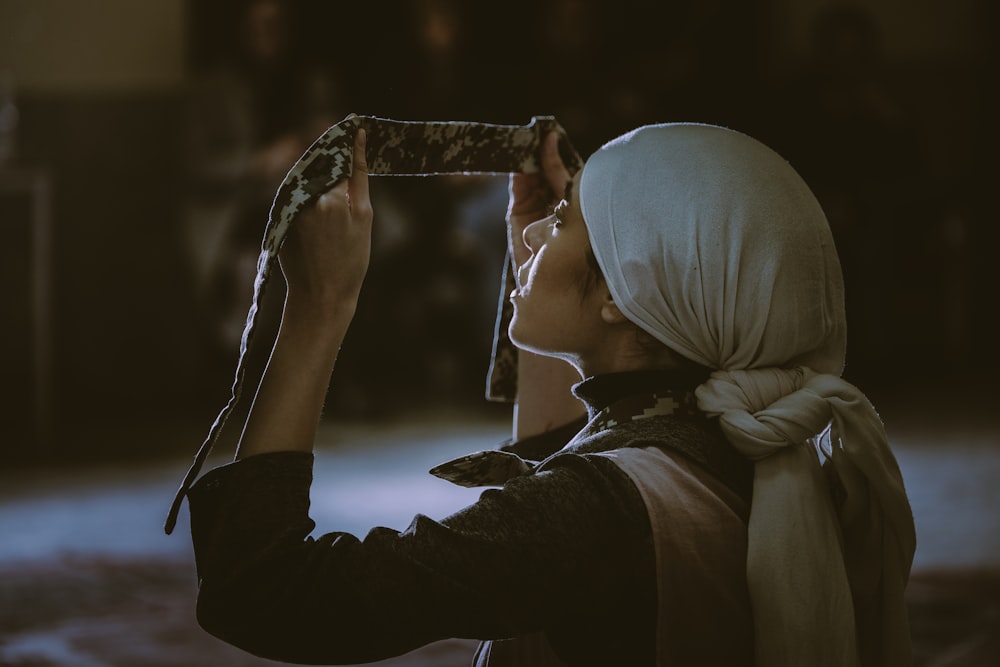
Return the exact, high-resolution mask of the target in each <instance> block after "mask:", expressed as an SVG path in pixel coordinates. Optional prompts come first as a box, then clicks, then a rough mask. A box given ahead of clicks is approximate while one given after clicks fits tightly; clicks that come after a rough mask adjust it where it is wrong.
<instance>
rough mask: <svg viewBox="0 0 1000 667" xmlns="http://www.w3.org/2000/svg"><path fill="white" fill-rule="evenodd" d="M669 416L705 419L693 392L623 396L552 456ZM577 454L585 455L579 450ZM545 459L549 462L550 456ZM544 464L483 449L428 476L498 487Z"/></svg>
mask: <svg viewBox="0 0 1000 667" xmlns="http://www.w3.org/2000/svg"><path fill="white" fill-rule="evenodd" d="M671 415H674V416H680V417H686V418H695V419H705V415H704V413H702V412H701V411H700V410H698V406H697V400H696V399H695V396H694V393H693V392H690V391H677V392H672V391H665V392H657V393H647V394H636V395H634V396H627V397H625V398H622V399H620V400H618V401H615V402H614V403H612V404H611V405H609V406H607V407H606V408H604V409H603V410H601V411H600V412H599V413H597V414H596V415H594V417H593V418H592V419H591V420H590V421H589V422H588V423H587V425H586V426H584V427H583V429H582V430H581V431H580V432H579V433H577V434H576V435H575V436H574V437H573V438H572V439H571V440H570V441H569V442H568V443H567V444H566V446H565V447H563V448H562V449H561V450H560V451H559V452H557V453H556V454H553V456H557V455H558V454H560V453H567V452H576V451H577V448H576V447H575V445H577V444H578V443H581V442H583V441H585V440H586V439H588V438H591V437H593V436H595V435H597V434H598V433H600V432H601V431H606V430H608V429H613V428H615V427H616V426H621V425H622V424H631V423H634V422H637V421H641V420H644V419H649V418H650V417H666V416H671ZM669 445H670V446H671V447H672V448H674V449H680V450H681V451H682V453H684V454H688V455H693V458H694V459H695V460H698V461H702V460H703V459H704V458H705V457H704V453H703V452H702V451H701V448H700V447H699V446H698V445H697V444H691V445H690V450H691V451H688V450H686V449H683V447H684V445H683V444H682V441H678V442H673V441H671V442H669ZM580 453H585V452H583V451H581V452H580ZM549 458H550V459H551V457H549ZM547 460H548V459H546V461H547ZM544 463H545V462H544V461H543V462H538V461H528V460H526V459H522V458H521V457H519V456H517V455H515V454H513V453H511V452H505V451H501V450H487V451H482V452H475V453H473V454H468V455H466V456H460V457H459V458H457V459H453V460H451V461H446V462H444V463H442V464H440V465H438V466H436V467H434V468H432V469H431V470H430V473H431V474H432V475H434V476H435V477H440V478H441V479H444V480H447V481H449V482H452V483H454V484H458V485H459V486H465V487H477V486H502V485H503V484H504V483H505V482H507V481H509V480H510V479H513V478H514V477H518V476H521V475H530V474H532V473H533V472H535V470H537V469H538V468H539V467H541V466H542V465H543V464H544Z"/></svg>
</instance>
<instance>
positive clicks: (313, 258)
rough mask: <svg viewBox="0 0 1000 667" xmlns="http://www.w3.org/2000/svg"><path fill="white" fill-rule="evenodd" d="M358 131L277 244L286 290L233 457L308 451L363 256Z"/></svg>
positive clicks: (364, 178)
mask: <svg viewBox="0 0 1000 667" xmlns="http://www.w3.org/2000/svg"><path fill="white" fill-rule="evenodd" d="M365 142H366V137H365V131H364V130H358V133H357V136H356V138H355V143H354V165H353V169H352V174H351V177H350V178H349V179H348V180H345V181H342V182H341V183H339V184H337V185H336V186H334V187H333V188H332V189H331V190H330V191H328V192H326V193H325V194H323V195H322V196H321V197H320V198H319V200H318V201H317V202H316V203H315V205H313V206H312V207H310V208H308V209H306V210H304V211H303V212H302V213H301V214H300V215H299V217H298V218H297V219H296V221H295V224H294V225H293V226H292V228H291V231H290V232H289V234H288V237H287V238H286V240H285V244H284V246H283V247H282V249H281V254H280V257H279V259H280V262H281V271H282V273H283V274H284V276H285V282H286V284H287V294H286V296H285V306H284V311H283V313H282V317H281V326H280V328H279V330H278V336H277V339H276V341H275V344H274V348H273V349H272V351H271V357H270V359H269V361H268V364H267V369H266V370H265V371H264V376H263V378H262V379H261V383H260V387H259V388H258V389H257V394H256V396H255V398H254V402H253V406H252V407H251V409H250V414H249V416H248V417H247V422H246V426H245V427H244V429H243V434H242V436H241V438H240V444H239V448H238V450H237V454H236V458H238V459H240V458H246V457H248V456H253V455H255V454H263V453H267V452H277V451H304V452H309V451H312V448H313V443H314V440H315V436H316V428H317V426H318V424H319V419H320V416H321V413H322V410H323V401H324V399H325V397H326V390H327V387H328V385H329V382H330V374H331V372H332V371H333V365H334V362H335V361H336V358H337V353H338V351H339V350H340V346H341V344H342V343H343V341H344V336H345V335H346V333H347V328H348V326H349V325H350V323H351V320H352V319H353V317H354V312H355V309H356V307H357V303H358V295H359V294H360V291H361V283H362V282H363V281H364V277H365V273H366V272H367V270H368V261H369V257H370V255H371V226H372V206H371V199H370V197H369V194H368V165H367V164H366V162H365Z"/></svg>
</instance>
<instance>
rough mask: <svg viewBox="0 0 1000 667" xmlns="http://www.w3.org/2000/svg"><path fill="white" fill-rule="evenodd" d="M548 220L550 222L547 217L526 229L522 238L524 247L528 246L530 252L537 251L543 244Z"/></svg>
mask: <svg viewBox="0 0 1000 667" xmlns="http://www.w3.org/2000/svg"><path fill="white" fill-rule="evenodd" d="M546 220H548V218H547V217H546V218H542V219H541V220H535V221H534V222H532V223H530V224H528V226H527V227H525V228H524V232H523V233H522V234H521V238H523V239H524V245H525V246H527V248H528V250H530V251H532V252H534V251H535V249H536V248H537V247H538V246H540V245H541V244H542V242H543V240H544V239H543V236H544V233H545V222H546Z"/></svg>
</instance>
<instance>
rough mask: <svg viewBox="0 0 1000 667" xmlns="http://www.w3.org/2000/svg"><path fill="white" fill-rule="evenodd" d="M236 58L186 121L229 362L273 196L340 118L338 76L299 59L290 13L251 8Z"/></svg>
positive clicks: (196, 271) (268, 1)
mask: <svg viewBox="0 0 1000 667" xmlns="http://www.w3.org/2000/svg"><path fill="white" fill-rule="evenodd" d="M234 27H235V28H236V29H237V31H238V35H237V39H236V44H235V46H236V49H235V51H233V52H231V53H228V54H225V55H224V56H223V57H222V58H221V59H220V62H219V63H217V64H216V65H214V66H213V67H211V68H210V69H209V70H208V71H207V72H206V73H204V74H203V75H201V76H199V77H198V78H197V79H196V80H195V81H194V82H193V84H192V86H191V91H190V94H189V96H188V98H187V103H186V106H185V116H184V130H185V139H184V163H185V166H186V172H187V175H188V178H189V181H188V186H189V187H188V193H187V194H188V198H187V205H186V206H185V216H184V236H185V245H186V247H187V248H188V252H189V256H190V261H191V268H192V271H193V277H194V286H195V290H196V297H197V299H198V301H199V306H200V311H201V313H202V316H201V317H200V321H201V322H202V323H203V324H204V325H205V327H206V331H205V333H206V340H207V341H208V343H209V344H210V346H211V347H213V348H215V349H218V350H220V351H224V352H225V353H226V354H227V355H229V354H231V353H232V352H233V351H234V350H235V349H236V346H237V345H238V342H239V337H240V335H241V333H242V330H243V323H244V321H245V318H246V308H247V306H248V304H249V299H250V294H251V290H252V284H253V277H254V274H255V271H256V260H257V255H258V253H259V251H260V239H261V235H262V234H263V230H264V226H265V224H266V222H267V217H268V212H269V210H270V205H271V201H272V199H273V197H274V193H275V190H276V189H277V186H278V184H279V183H280V182H281V180H282V178H283V177H284V176H285V174H286V173H287V171H288V169H289V168H290V167H291V166H292V164H294V163H295V161H296V160H297V159H298V158H299V156H301V155H302V152H303V151H304V150H305V149H306V148H307V147H308V146H309V144H310V143H311V142H312V141H313V140H314V139H315V138H316V137H317V136H318V135H319V134H320V133H321V132H322V131H323V130H325V129H326V128H327V127H328V126H330V125H331V124H333V123H334V122H335V121H336V120H338V119H339V118H340V117H341V116H342V115H343V114H340V113H339V112H338V106H337V104H338V94H339V91H338V89H337V86H336V85H335V83H334V81H333V80H332V77H331V76H329V74H328V73H326V72H322V71H320V70H319V69H318V68H316V67H312V66H309V65H307V64H305V63H303V62H302V60H301V59H300V58H298V57H297V53H296V50H295V49H294V48H293V47H294V33H293V16H292V13H291V7H290V5H289V4H288V3H286V2H284V1H283V0H249V2H247V3H245V4H244V6H243V10H242V14H241V15H240V16H239V17H238V19H237V20H236V22H235V24H234Z"/></svg>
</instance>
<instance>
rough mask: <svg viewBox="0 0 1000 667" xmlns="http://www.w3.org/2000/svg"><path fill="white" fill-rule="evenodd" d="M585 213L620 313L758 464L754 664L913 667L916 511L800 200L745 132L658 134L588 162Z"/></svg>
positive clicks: (832, 274)
mask: <svg viewBox="0 0 1000 667" xmlns="http://www.w3.org/2000/svg"><path fill="white" fill-rule="evenodd" d="M580 203H581V208H582V212H583V217H584V220H585V221H586V224H587V228H588V231H589V233H590V239H591V245H592V247H593V250H594V254H595V256H596V258H597V262H598V264H599V266H600V267H601V270H602V271H603V273H604V276H605V277H606V279H607V284H608V288H609V290H610V292H611V295H612V297H613V298H614V300H615V303H616V305H618V307H619V308H620V309H621V311H622V312H623V314H625V316H626V317H628V318H629V319H630V320H631V321H632V322H634V323H635V324H637V325H638V326H639V327H641V328H642V329H643V330H645V331H646V332H648V333H650V334H651V335H652V336H654V337H655V338H657V339H658V340H659V341H661V342H662V343H663V344H664V345H666V346H668V347H669V348H671V349H672V350H674V351H676V352H677V353H679V354H681V355H683V356H684V357H686V358H688V359H691V360H693V361H695V362H698V363H700V364H702V365H704V366H708V367H710V368H712V369H715V372H713V373H712V375H711V377H710V379H709V380H708V381H707V382H706V383H705V384H703V385H702V386H701V387H699V388H698V390H697V392H696V395H697V398H698V403H699V407H700V408H701V409H702V410H704V411H705V412H706V413H708V414H709V415H712V416H717V417H718V418H719V421H720V424H721V427H722V430H723V432H724V433H725V435H726V436H727V438H728V439H729V440H730V441H731V442H732V444H733V445H734V446H735V447H736V449H738V450H739V451H740V452H741V453H742V454H743V455H744V456H746V457H748V458H749V459H751V460H752V461H754V462H755V479H754V492H753V503H752V508H751V514H750V520H749V525H748V553H747V580H748V585H749V588H750V596H751V601H752V604H753V613H754V624H755V641H756V664H758V665H761V666H767V667H771V666H785V665H787V666H793V665H794V666H801V665H810V666H811V667H813V666H817V665H831V666H832V665H837V666H840V665H864V666H865V667H868V666H869V665H871V666H875V665H880V666H895V665H906V664H910V660H911V658H910V655H911V651H910V636H909V628H908V623H907V618H906V609H905V605H904V600H903V589H904V587H905V584H906V580H907V578H908V576H909V570H910V564H911V562H912V558H913V552H914V549H915V540H916V538H915V534H914V527H913V519H912V514H911V512H910V507H909V503H908V501H907V499H906V494H905V491H904V488H903V482H902V478H901V476H900V473H899V469H898V466H897V464H896V461H895V459H894V457H893V455H892V453H891V451H890V449H889V446H888V443H887V439H886V434H885V431H884V429H883V427H882V422H881V420H880V419H879V417H878V415H877V413H876V412H875V410H874V409H873V407H872V405H871V404H870V402H869V401H868V400H867V398H866V397H865V396H864V394H862V392H861V391H860V390H859V389H857V388H856V387H854V386H853V385H851V384H850V383H848V382H846V381H844V380H843V379H842V378H841V377H840V375H841V372H842V369H843V364H844V354H845V339H846V324H845V318H844V290H843V280H842V277H841V271H840V264H839V261H838V258H837V253H836V250H835V248H834V244H833V239H832V236H831V233H830V229H829V225H828V224H827V221H826V218H825V216H824V214H823V211H822V209H821V208H820V206H819V204H818V203H817V201H816V199H815V197H814V196H813V194H812V193H811V192H810V190H809V188H808V187H807V186H806V184H805V183H804V182H803V181H802V179H801V178H800V177H799V176H798V174H797V173H796V172H795V171H794V169H792V167H791V166H790V165H789V164H788V163H787V162H786V161H785V160H783V159H782V158H781V157H780V156H778V155H777V154H776V153H775V152H773V151H772V150H770V149H769V148H767V147H766V146H764V145H763V144H761V143H759V142H758V141H756V140H754V139H751V138H750V137H747V136H745V135H743V134H740V133H738V132H734V131H732V130H728V129H725V128H720V127H715V126H709V125H697V124H667V125H651V126H646V127H642V128H639V129H637V130H634V131H632V132H630V133H628V134H625V135H623V136H621V137H619V138H618V139H615V140H614V141H612V142H610V143H608V144H607V145H605V146H604V147H602V148H601V149H600V150H598V151H597V152H596V153H594V154H593V155H592V156H591V157H590V158H589V159H588V161H587V162H586V164H585V166H584V169H583V174H582V176H581V183H580ZM821 459H822V460H821Z"/></svg>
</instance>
